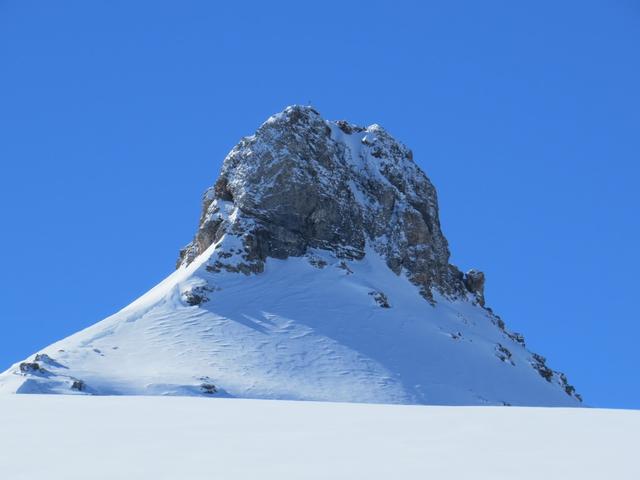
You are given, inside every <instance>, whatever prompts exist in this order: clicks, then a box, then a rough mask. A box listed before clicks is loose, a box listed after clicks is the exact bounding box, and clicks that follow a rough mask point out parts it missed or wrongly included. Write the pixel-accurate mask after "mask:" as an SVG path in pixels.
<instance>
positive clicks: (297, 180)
mask: <svg viewBox="0 0 640 480" xmlns="http://www.w3.org/2000/svg"><path fill="white" fill-rule="evenodd" d="M230 236H231V237H236V238H235V240H232V239H229V237H230ZM223 237H226V238H227V240H226V241H224V242H221V244H220V245H218V246H217V247H216V250H218V252H217V255H214V257H215V259H216V260H215V261H214V262H213V264H212V265H211V268H212V269H214V270H215V269H225V270H234V271H243V272H245V273H249V272H260V271H262V269H263V263H264V261H265V259H266V258H268V257H273V258H286V257H289V256H301V255H304V254H305V253H306V252H307V251H308V250H309V249H311V248H318V249H324V250H330V251H332V252H333V253H334V254H335V255H336V256H337V257H342V258H355V259H358V258H362V257H363V256H364V255H365V253H366V250H367V248H372V249H374V250H375V251H376V252H378V253H379V254H381V255H382V256H383V257H384V258H385V259H386V262H387V265H388V266H389V268H390V269H392V270H393V271H394V272H396V273H397V274H406V275H407V276H408V277H409V279H410V280H411V281H412V282H413V283H415V284H416V285H419V286H420V287H421V291H422V293H423V295H424V296H425V297H426V298H427V299H429V300H432V299H433V296H432V291H433V290H434V289H435V290H437V291H439V292H440V293H442V294H445V295H448V296H462V295H466V291H467V289H466V288H465V284H464V281H463V275H462V273H461V272H460V271H459V270H458V269H457V268H456V267H454V266H452V265H450V264H449V248H448V244H447V240H446V238H445V237H444V235H443V234H442V231H441V229H440V220H439V217H438V200H437V196H436V191H435V188H434V187H433V185H432V184H431V182H430V181H429V179H428V178H427V176H426V175H425V174H424V172H423V171H422V170H421V169H420V168H419V167H418V166H417V165H416V163H415V162H414V161H413V154H412V152H411V150H409V149H408V148H407V147H406V146H404V145H403V144H402V143H400V142H398V141H397V140H395V139H394V138H393V137H392V136H391V135H390V134H389V133H387V132H386V131H385V130H384V129H383V128H382V127H380V126H379V125H375V124H374V125H370V126H369V127H366V128H365V127H360V126H356V125H352V124H350V123H348V122H346V121H337V122H331V121H326V120H324V119H323V118H322V117H321V116H320V114H319V113H318V112H317V111H316V110H315V109H314V108H312V107H309V106H291V107H287V108H286V109H285V110H284V111H283V112H281V113H279V114H276V115H274V116H272V117H270V118H269V119H268V120H267V121H266V122H265V123H264V124H263V125H262V126H261V127H260V128H259V129H258V130H257V132H256V133H255V134H254V135H252V136H250V137H245V138H243V139H242V140H241V141H240V142H239V143H238V144H237V145H236V146H235V147H234V148H233V149H232V150H231V152H230V153H229V154H228V155H227V157H226V158H225V160H224V163H223V167H222V172H221V174H220V177H219V179H218V181H217V182H216V183H215V185H214V186H213V187H211V188H210V189H209V190H208V191H207V192H206V194H205V196H204V204H203V209H202V216H201V219H200V225H199V228H198V232H197V233H196V236H195V238H194V240H193V241H192V242H191V243H190V244H189V245H187V246H186V247H185V248H184V249H183V250H182V251H181V253H180V259H179V261H178V266H180V265H187V264H189V263H190V262H191V261H192V260H193V259H194V258H195V257H196V256H198V255H199V254H201V253H202V252H204V251H205V250H206V249H207V248H209V247H210V246H211V245H212V244H214V243H216V242H220V241H221V239H222V238H223Z"/></svg>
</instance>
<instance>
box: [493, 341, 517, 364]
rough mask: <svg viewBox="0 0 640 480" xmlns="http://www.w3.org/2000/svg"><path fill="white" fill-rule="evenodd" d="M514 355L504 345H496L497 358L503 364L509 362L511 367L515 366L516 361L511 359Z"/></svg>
mask: <svg viewBox="0 0 640 480" xmlns="http://www.w3.org/2000/svg"><path fill="white" fill-rule="evenodd" d="M512 356H513V354H512V353H511V351H510V350H509V349H508V348H507V347H505V346H504V345H502V344H501V343H498V344H496V357H498V358H499V359H500V360H502V361H503V362H508V363H510V364H511V365H515V363H514V361H513V360H512V359H511V357H512Z"/></svg>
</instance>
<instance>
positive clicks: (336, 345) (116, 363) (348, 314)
mask: <svg viewBox="0 0 640 480" xmlns="http://www.w3.org/2000/svg"><path fill="white" fill-rule="evenodd" d="M234 240H237V239H236V238H235V237H233V236H229V235H227V237H226V238H223V239H222V240H221V242H223V243H224V242H227V241H231V242H232V241H234ZM216 245H217V244H213V245H212V246H211V247H210V248H209V249H208V250H207V251H206V252H204V253H203V254H202V255H200V256H199V257H198V258H197V259H196V260H195V261H194V262H193V263H192V264H191V265H189V267H187V268H181V269H178V270H177V271H176V272H174V273H173V274H172V275H170V276H169V277H168V278H167V279H165V280H164V281H163V282H161V283H160V284H159V285H158V286H156V287H155V288H153V289H152V290H150V291H149V292H148V293H147V294H145V295H144V296H142V297H141V298H139V299H138V300H136V301H135V302H133V303H132V304H131V305H129V306H128V307H126V308H124V309H123V310H121V311H120V312H118V313H116V314H115V315H113V316H111V317H109V318H107V319H105V320H103V321H101V322H99V323H97V324H95V325H93V326H91V327H89V328H87V329H85V330H83V331H81V332H78V333H76V334H74V335H72V336H70V337H68V338H66V339H64V340H61V341H59V342H57V343H55V344H53V345H50V346H49V347H47V348H44V349H43V350H41V351H40V352H38V353H46V354H47V355H49V356H50V357H51V358H52V359H54V362H46V361H42V362H40V365H41V366H42V367H43V368H44V369H45V370H46V371H45V372H41V373H38V372H36V373H35V374H28V375H24V374H23V373H21V372H20V369H19V365H18V364H16V365H14V366H13V367H12V368H11V369H9V370H8V371H7V372H5V373H4V374H2V375H0V392H4V393H14V392H16V393H82V392H78V391H74V390H73V389H72V384H73V381H74V379H79V380H82V381H83V382H84V383H85V385H86V389H85V390H84V393H90V394H100V395H202V394H203V392H202V389H201V385H202V384H203V383H207V384H210V383H212V384H214V385H215V386H216V387H217V388H218V389H219V390H220V392H219V393H218V395H221V396H232V397H242V398H267V399H292V400H323V401H341V402H367V403H405V404H414V403H418V404H419V403H426V404H449V405H502V404H504V403H508V404H511V405H552V406H578V405H579V404H578V402H577V400H575V398H573V397H571V396H569V395H567V394H566V393H565V392H564V391H563V389H562V388H561V387H560V386H559V385H558V384H557V383H556V382H555V381H554V382H547V381H546V380H545V379H543V378H542V377H541V376H540V375H539V374H538V373H537V372H536V371H535V370H534V369H533V368H532V367H531V365H530V363H531V353H530V352H529V351H528V350H526V349H525V348H524V347H523V346H522V345H520V344H518V343H515V342H514V341H513V340H511V339H510V338H509V337H508V336H507V335H506V334H505V333H504V332H502V331H501V330H499V329H498V328H497V327H496V326H495V325H494V324H493V323H492V321H491V318H490V317H489V315H488V313H487V312H486V311H485V310H484V309H482V308H480V307H478V306H476V305H474V304H472V303H471V302H468V301H448V300H446V299H438V300H441V301H438V302H437V304H436V305H435V306H431V305H430V304H429V303H428V302H426V301H425V300H424V298H423V297H422V296H421V295H420V294H419V292H418V290H417V287H415V286H414V285H413V284H411V283H410V282H409V281H408V280H407V279H406V278H405V277H404V276H402V275H401V276H397V275H395V274H394V273H393V272H392V271H391V270H389V268H388V267H387V266H386V264H385V263H384V261H383V260H382V259H381V258H380V257H379V256H378V255H377V254H376V253H375V252H373V251H372V250H369V251H368V252H367V255H366V256H365V258H364V259H363V260H361V261H350V262H346V263H345V262H342V261H341V260H338V259H336V258H335V257H333V256H332V255H331V254H330V253H328V252H326V251H321V250H317V251H315V252H312V254H313V255H312V257H313V259H314V262H317V260H318V259H321V260H324V262H326V265H325V266H324V268H317V267H316V266H313V265H312V264H311V263H310V261H309V258H306V257H298V258H289V259H287V260H275V259H268V261H267V262H266V269H265V272H263V273H260V274H257V275H243V274H240V273H227V272H224V271H223V272H220V273H211V272H208V271H207V270H206V268H205V267H206V264H207V263H206V262H207V260H208V259H209V257H210V256H211V255H214V254H215V252H216V250H215V249H216ZM342 265H346V267H347V269H345V268H341V266H342ZM205 283H207V284H208V285H209V287H211V289H212V291H207V292H205V293H206V295H207V296H208V297H209V299H210V300H209V301H208V302H206V303H203V304H201V305H199V306H189V305H187V304H186V303H185V300H184V298H185V297H184V294H185V292H187V291H189V290H191V289H193V288H194V287H197V286H199V285H203V284H205ZM375 292H382V293H383V294H384V295H385V296H386V297H387V298H388V301H389V303H390V305H391V308H381V307H380V306H379V305H378V304H377V303H376V301H375ZM498 343H500V344H501V345H503V346H505V347H507V348H508V349H509V351H510V352H511V353H512V357H511V361H512V362H505V361H502V360H501V359H500V358H499V357H498V356H497V355H496V348H497V344H498ZM29 360H30V361H33V360H34V356H32V357H30V359H29ZM512 363H513V364H512Z"/></svg>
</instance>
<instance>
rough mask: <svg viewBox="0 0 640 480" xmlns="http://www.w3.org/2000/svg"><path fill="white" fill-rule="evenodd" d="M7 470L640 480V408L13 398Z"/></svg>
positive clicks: (1, 414)
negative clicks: (639, 455)
mask: <svg viewBox="0 0 640 480" xmlns="http://www.w3.org/2000/svg"><path fill="white" fill-rule="evenodd" d="M0 425H2V428H0V477H1V478H3V479H11V480H33V479H48V480H76V479H78V480H79V479H83V480H84V479H88V478H89V479H91V480H102V479H109V480H113V479H136V480H162V479H171V480H174V479H182V478H184V479H187V478H188V479H190V480H199V479H212V478H221V479H225V480H233V479H243V480H246V479H262V480H270V479H278V480H284V479H295V480H299V479H305V480H313V479H322V480H325V479H333V480H339V479H350V480H351V479H370V480H374V479H389V478H402V479H422V478H431V479H438V480H446V479H456V480H460V479H474V480H484V479H490V480H502V479H509V480H512V479H518V480H541V479H545V480H556V479H557V480H568V479H580V480H591V479H593V480H602V479H606V478H611V479H616V480H637V479H638V478H640V466H639V464H638V461H637V449H638V444H639V443H640V412H637V411H622V410H618V411H616V410H597V409H587V408H583V409H564V408H505V407H482V408H481V407H433V406H428V407H427V406H403V405H360V404H340V403H317V402H289V401H264V400H239V399H205V398H185V397H181V398H178V397H174V398H166V397H86V396H67V395H64V396H42V395H28V396H25V395H21V396H12V395H3V396H0Z"/></svg>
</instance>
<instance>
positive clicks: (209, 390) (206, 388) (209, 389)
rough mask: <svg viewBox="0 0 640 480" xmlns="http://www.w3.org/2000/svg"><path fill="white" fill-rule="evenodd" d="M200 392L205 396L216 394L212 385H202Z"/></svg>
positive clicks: (215, 389)
mask: <svg viewBox="0 0 640 480" xmlns="http://www.w3.org/2000/svg"><path fill="white" fill-rule="evenodd" d="M200 390H202V392H203V393H206V394H207V395H213V394H215V393H217V392H218V389H217V387H216V386H215V385H214V384H213V383H202V384H201V385H200Z"/></svg>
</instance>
